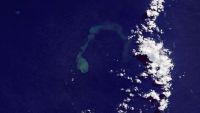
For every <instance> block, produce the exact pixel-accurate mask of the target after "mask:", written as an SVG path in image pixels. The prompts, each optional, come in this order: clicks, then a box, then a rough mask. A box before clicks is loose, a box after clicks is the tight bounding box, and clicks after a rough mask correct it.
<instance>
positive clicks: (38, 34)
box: [0, 0, 200, 113]
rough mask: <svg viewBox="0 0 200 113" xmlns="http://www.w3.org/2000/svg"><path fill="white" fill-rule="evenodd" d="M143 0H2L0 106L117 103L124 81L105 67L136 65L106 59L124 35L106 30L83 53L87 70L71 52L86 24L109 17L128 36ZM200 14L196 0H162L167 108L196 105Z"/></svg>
mask: <svg viewBox="0 0 200 113" xmlns="http://www.w3.org/2000/svg"><path fill="white" fill-rule="evenodd" d="M148 3H149V2H148V1H146V0H123V1H122V0H118V1H116V0H87V1H83V0H65V1H64V0H63V1H45V0H44V1H41V0H30V1H26V0H21V1H17V0H16V1H4V2H3V4H2V7H1V11H0V12H1V16H0V20H1V21H0V50H1V56H0V58H1V68H0V70H1V71H0V113H80V111H81V110H85V109H91V110H93V111H95V113H115V107H116V103H119V102H120V100H122V99H123V97H124V96H125V95H124V94H123V93H122V92H121V91H120V88H121V87H129V86H130V84H129V83H127V82H126V81H124V80H122V79H119V78H117V77H116V76H115V75H114V74H111V73H109V69H119V68H121V67H125V68H126V69H127V70H129V73H130V74H132V73H133V75H134V74H137V73H139V72H140V71H141V70H142V69H140V68H137V66H136V65H135V64H138V63H139V62H138V61H137V60H136V59H134V58H132V57H131V59H130V58H129V57H127V59H128V62H115V61H113V60H112V59H118V60H119V61H121V60H122V59H123V58H122V56H121V54H122V53H123V46H124V42H123V40H122V39H120V37H119V35H117V34H116V33H115V32H112V31H106V30H104V31H102V32H101V33H99V34H98V35H97V36H96V38H95V40H93V41H92V42H91V43H90V44H89V45H88V48H87V50H86V51H85V53H84V57H85V58H87V60H88V62H89V67H90V68H89V72H88V73H86V74H82V73H80V71H79V70H77V68H76V56H77V54H78V53H79V51H80V47H81V46H83V45H84V44H85V43H86V42H87V36H88V34H89V29H90V28H91V27H93V26H96V25H101V24H102V23H105V22H106V23H116V24H118V25H120V26H121V27H122V28H123V30H122V31H123V34H124V35H125V36H128V35H129V34H130V30H131V29H132V28H134V27H135V25H136V24H139V23H141V22H142V21H143V15H144V11H145V9H146V7H147V6H148ZM199 13H200V8H199V5H198V1H188V0H176V1H167V2H166V10H165V13H164V14H162V15H161V17H159V19H158V23H159V25H160V27H161V28H162V29H163V30H164V31H165V34H164V35H163V38H162V40H163V41H164V44H165V47H167V48H169V49H171V50H172V52H173V53H172V55H171V57H172V59H173V61H174V64H175V69H174V71H173V90H172V94H173V95H172V96H171V97H170V105H169V109H168V110H167V112H169V113H199V112H200V98H199V97H200V87H199V84H198V83H199V81H200V76H199V73H200V71H199V68H200V64H199V57H200V48H199V41H200V39H199V29H200V28H199V27H200V24H199V23H198V20H199V19H200V15H199ZM131 44H132V43H131ZM134 46H135V45H134V43H133V45H131V46H130V48H132V47H134ZM127 54H128V55H130V53H127ZM183 74H184V75H185V77H183V78H182V79H179V77H178V76H180V75H183ZM72 78H73V79H74V81H72ZM141 102H143V100H141ZM139 104H140V102H139V103H138V105H139Z"/></svg>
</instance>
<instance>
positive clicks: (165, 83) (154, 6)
mask: <svg viewBox="0 0 200 113" xmlns="http://www.w3.org/2000/svg"><path fill="white" fill-rule="evenodd" d="M163 3H164V0H152V1H151V3H150V4H149V7H148V8H147V10H146V15H147V17H146V18H145V21H144V23H142V24H140V25H139V26H136V30H132V32H133V36H130V37H129V39H131V38H133V37H137V43H138V49H134V50H133V53H134V55H136V56H146V57H147V58H148V61H146V63H147V66H146V70H145V71H144V72H142V73H141V74H140V75H139V76H141V77H144V78H147V77H150V78H151V79H152V80H153V82H154V83H155V84H157V85H158V86H160V88H161V92H159V93H158V92H156V91H155V90H152V89H150V90H149V92H146V93H145V92H138V95H139V96H141V97H142V98H151V99H153V100H156V101H157V102H158V104H159V106H158V108H157V109H158V110H160V111H164V110H165V109H166V108H167V106H168V101H169V99H168V98H169V97H170V95H171V91H170V89H171V80H172V77H171V73H170V72H171V70H172V69H173V67H174V65H173V63H172V60H171V59H170V57H169V55H170V54H171V52H170V51H169V50H168V49H165V48H164V46H163V42H156V41H155V40H154V39H153V37H151V36H146V33H150V34H153V35H156V33H160V34H162V33H163V32H162V30H161V29H159V28H158V26H157V24H156V20H157V18H158V16H159V15H160V13H161V12H162V11H164V6H163ZM144 34H145V35H144ZM126 78H127V77H126ZM135 80H136V83H140V84H141V83H144V82H142V80H140V79H138V78H136V79H135ZM137 81H139V82H137ZM161 95H162V96H164V97H162V96H161Z"/></svg>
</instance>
